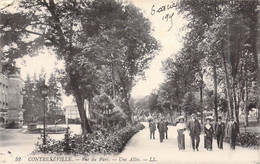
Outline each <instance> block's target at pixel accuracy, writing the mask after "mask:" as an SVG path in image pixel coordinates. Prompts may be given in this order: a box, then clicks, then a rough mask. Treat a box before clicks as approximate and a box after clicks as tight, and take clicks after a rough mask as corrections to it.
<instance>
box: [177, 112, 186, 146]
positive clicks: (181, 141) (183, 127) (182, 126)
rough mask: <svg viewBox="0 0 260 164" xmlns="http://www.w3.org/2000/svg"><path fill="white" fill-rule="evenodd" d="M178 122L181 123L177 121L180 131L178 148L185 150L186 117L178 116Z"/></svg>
mask: <svg viewBox="0 0 260 164" xmlns="http://www.w3.org/2000/svg"><path fill="white" fill-rule="evenodd" d="M178 122H179V123H177V125H176V128H177V133H178V137H177V141H178V148H179V150H185V135H184V131H185V130H186V125H185V123H184V117H183V116H180V117H178Z"/></svg>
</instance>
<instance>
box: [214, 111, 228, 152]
mask: <svg viewBox="0 0 260 164" xmlns="http://www.w3.org/2000/svg"><path fill="white" fill-rule="evenodd" d="M225 128H226V127H225V123H224V122H222V117H221V116H219V117H218V122H217V123H216V124H215V128H214V129H215V136H216V138H217V144H218V148H219V149H223V139H224V137H225Z"/></svg>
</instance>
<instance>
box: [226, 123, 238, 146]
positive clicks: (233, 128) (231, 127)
mask: <svg viewBox="0 0 260 164" xmlns="http://www.w3.org/2000/svg"><path fill="white" fill-rule="evenodd" d="M227 131H228V134H229V135H230V136H229V137H230V149H231V150H235V147H236V139H237V135H238V133H239V126H238V123H237V122H235V121H234V118H231V120H230V123H229V124H228V126H227Z"/></svg>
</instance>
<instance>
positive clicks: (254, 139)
mask: <svg viewBox="0 0 260 164" xmlns="http://www.w3.org/2000/svg"><path fill="white" fill-rule="evenodd" d="M259 144H260V136H259V135H258V136H257V133H252V132H246V133H241V134H240V135H238V137H237V145H239V146H242V147H250V148H258V146H259Z"/></svg>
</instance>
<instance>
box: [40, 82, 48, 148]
mask: <svg viewBox="0 0 260 164" xmlns="http://www.w3.org/2000/svg"><path fill="white" fill-rule="evenodd" d="M41 93H42V96H43V103H44V108H43V145H44V146H45V145H46V130H45V128H46V127H45V124H46V123H45V120H46V109H45V108H46V96H47V93H48V87H47V85H46V84H45V81H43V83H42V86H41Z"/></svg>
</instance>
